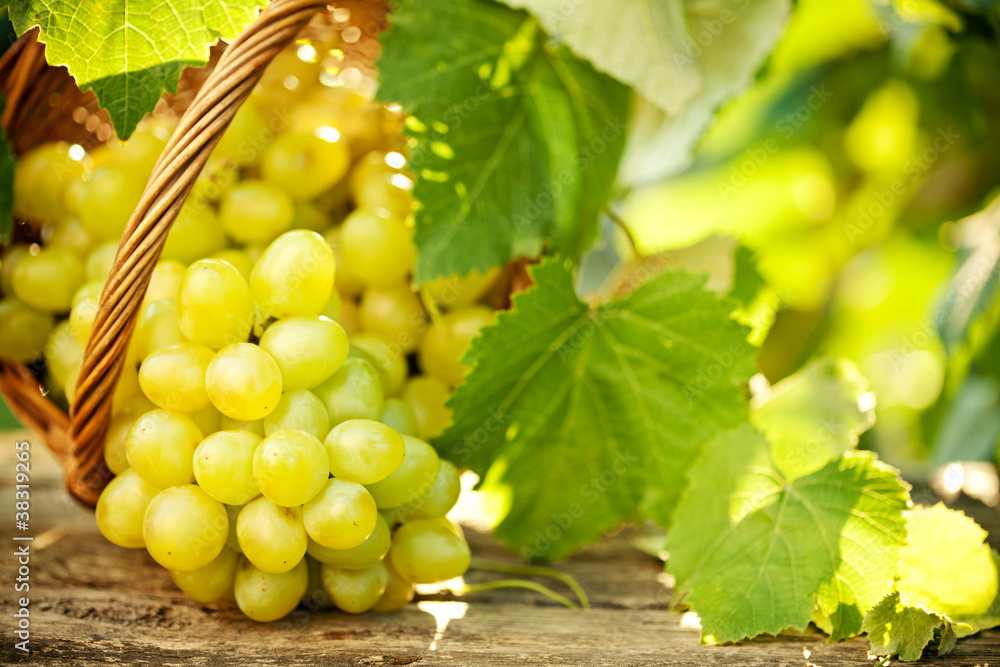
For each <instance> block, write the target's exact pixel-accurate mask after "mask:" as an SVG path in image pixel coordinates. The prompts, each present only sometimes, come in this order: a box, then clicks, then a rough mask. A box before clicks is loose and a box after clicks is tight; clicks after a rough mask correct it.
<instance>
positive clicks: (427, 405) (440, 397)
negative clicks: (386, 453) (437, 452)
mask: <svg viewBox="0 0 1000 667" xmlns="http://www.w3.org/2000/svg"><path fill="white" fill-rule="evenodd" d="M450 395H451V390H450V389H449V388H448V385H446V384H445V383H444V382H442V381H441V380H439V379H438V378H436V377H434V376H432V375H417V376H415V377H413V378H411V379H410V381H409V382H407V383H406V386H405V387H403V393H402V399H403V401H404V402H405V403H406V404H407V405H408V406H409V407H410V410H412V411H413V416H414V417H415V418H416V422H417V433H416V435H417V437H418V438H421V439H423V440H430V439H431V438H433V437H435V436H437V435H439V434H440V433H441V432H442V431H443V430H444V429H445V427H446V426H447V425H448V424H450V423H451V409H450V408H448V407H447V406H446V405H445V403H446V402H447V401H448V397H449V396H450Z"/></svg>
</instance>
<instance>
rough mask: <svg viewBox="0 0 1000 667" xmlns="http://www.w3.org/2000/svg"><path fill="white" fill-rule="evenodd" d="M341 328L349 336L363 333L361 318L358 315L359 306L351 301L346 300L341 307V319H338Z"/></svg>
mask: <svg viewBox="0 0 1000 667" xmlns="http://www.w3.org/2000/svg"><path fill="white" fill-rule="evenodd" d="M337 322H338V323H339V324H340V326H342V327H344V331H346V332H347V335H348V336H353V335H355V334H359V333H361V317H360V315H359V314H358V306H357V304H355V303H354V301H352V300H350V299H344V301H343V303H342V304H341V306H340V318H338V319H337Z"/></svg>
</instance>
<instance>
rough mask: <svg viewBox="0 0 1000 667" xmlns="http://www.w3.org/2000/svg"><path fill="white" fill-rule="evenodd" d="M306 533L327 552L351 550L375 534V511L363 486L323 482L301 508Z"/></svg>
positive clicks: (342, 481)
mask: <svg viewBox="0 0 1000 667" xmlns="http://www.w3.org/2000/svg"><path fill="white" fill-rule="evenodd" d="M302 509H303V517H304V519H305V526H306V533H308V534H309V537H311V538H312V539H313V540H314V541H316V542H317V543H319V544H320V545H322V546H324V547H328V548H330V549H353V548H354V547H357V546H360V545H361V544H363V543H364V541H365V540H367V539H368V537H369V536H370V535H371V534H372V533H373V532H374V531H375V526H376V523H377V522H378V510H377V509H376V507H375V501H374V499H372V496H371V494H370V493H368V490H367V489H365V487H363V486H361V485H360V484H357V483H355V482H349V481H347V480H344V479H336V478H334V479H330V480H327V482H326V485H325V486H324V487H323V490H322V491H320V492H319V494H317V495H316V497H314V498H313V499H312V500H310V501H309V502H307V503H306V504H305V505H304V506H303V508H302Z"/></svg>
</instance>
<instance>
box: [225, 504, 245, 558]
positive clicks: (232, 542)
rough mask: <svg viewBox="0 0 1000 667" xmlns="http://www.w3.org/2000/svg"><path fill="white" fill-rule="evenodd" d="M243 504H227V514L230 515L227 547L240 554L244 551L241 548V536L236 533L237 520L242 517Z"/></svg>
mask: <svg viewBox="0 0 1000 667" xmlns="http://www.w3.org/2000/svg"><path fill="white" fill-rule="evenodd" d="M242 510H243V505H226V516H227V517H229V533H228V535H227V537H226V548H227V549H229V550H230V551H234V552H236V553H238V554H241V553H243V549H241V548H240V538H239V535H237V534H236V520H237V519H239V517H240V512H241V511H242Z"/></svg>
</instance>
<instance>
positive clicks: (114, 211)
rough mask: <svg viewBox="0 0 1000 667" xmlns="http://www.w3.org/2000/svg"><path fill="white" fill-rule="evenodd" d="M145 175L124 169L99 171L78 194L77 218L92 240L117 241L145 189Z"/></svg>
mask: <svg viewBox="0 0 1000 667" xmlns="http://www.w3.org/2000/svg"><path fill="white" fill-rule="evenodd" d="M146 178H147V174H143V173H142V172H140V171H137V170H135V169H131V168H129V167H128V166H126V165H104V166H101V167H98V168H97V169H95V170H94V171H93V173H92V174H91V175H90V179H89V180H85V182H84V183H83V186H82V187H81V189H80V193H79V209H78V210H77V215H79V217H80V223H81V224H82V225H83V226H84V227H85V228H86V229H87V231H88V232H90V234H91V236H93V237H94V238H95V239H100V240H105V241H110V240H117V239H118V238H120V237H121V235H122V232H123V231H125V225H126V223H128V220H129V218H130V217H131V216H132V211H134V210H135V207H136V206H137V205H138V204H139V198H140V197H142V191H143V189H144V188H145V187H146Z"/></svg>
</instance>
